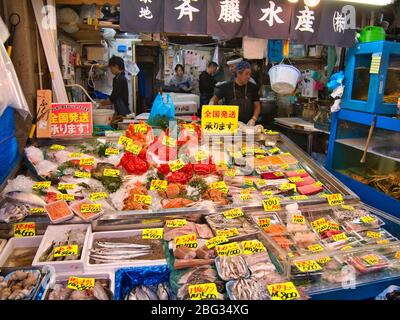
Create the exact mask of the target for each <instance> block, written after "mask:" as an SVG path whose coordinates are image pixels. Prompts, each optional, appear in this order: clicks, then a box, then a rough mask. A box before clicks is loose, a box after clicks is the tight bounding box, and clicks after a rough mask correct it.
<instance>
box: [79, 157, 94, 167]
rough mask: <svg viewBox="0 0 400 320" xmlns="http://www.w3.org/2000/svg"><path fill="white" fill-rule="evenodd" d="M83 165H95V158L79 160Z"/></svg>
mask: <svg viewBox="0 0 400 320" xmlns="http://www.w3.org/2000/svg"><path fill="white" fill-rule="evenodd" d="M79 165H81V166H94V158H83V159H81V160H79Z"/></svg>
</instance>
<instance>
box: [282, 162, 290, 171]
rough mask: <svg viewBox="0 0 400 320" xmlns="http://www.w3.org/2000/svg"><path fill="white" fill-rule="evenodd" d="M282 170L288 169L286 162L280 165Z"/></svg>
mask: <svg viewBox="0 0 400 320" xmlns="http://www.w3.org/2000/svg"><path fill="white" fill-rule="evenodd" d="M281 169H282V170H286V169H289V165H288V164H287V163H285V164H282V165H281Z"/></svg>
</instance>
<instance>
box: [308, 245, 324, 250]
mask: <svg viewBox="0 0 400 320" xmlns="http://www.w3.org/2000/svg"><path fill="white" fill-rule="evenodd" d="M307 249H308V250H309V251H312V252H321V251H324V247H323V246H321V245H320V244H312V245H310V246H308V247H307Z"/></svg>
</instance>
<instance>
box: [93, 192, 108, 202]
mask: <svg viewBox="0 0 400 320" xmlns="http://www.w3.org/2000/svg"><path fill="white" fill-rule="evenodd" d="M107 198H108V195H107V193H105V192H95V193H91V194H90V195H89V199H90V200H92V201H98V200H102V199H107Z"/></svg>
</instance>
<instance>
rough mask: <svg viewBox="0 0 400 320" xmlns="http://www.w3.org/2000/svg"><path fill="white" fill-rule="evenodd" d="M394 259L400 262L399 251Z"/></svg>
mask: <svg viewBox="0 0 400 320" xmlns="http://www.w3.org/2000/svg"><path fill="white" fill-rule="evenodd" d="M394 257H395V259H397V260H400V251H397V252H396V254H395V255H394Z"/></svg>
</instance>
